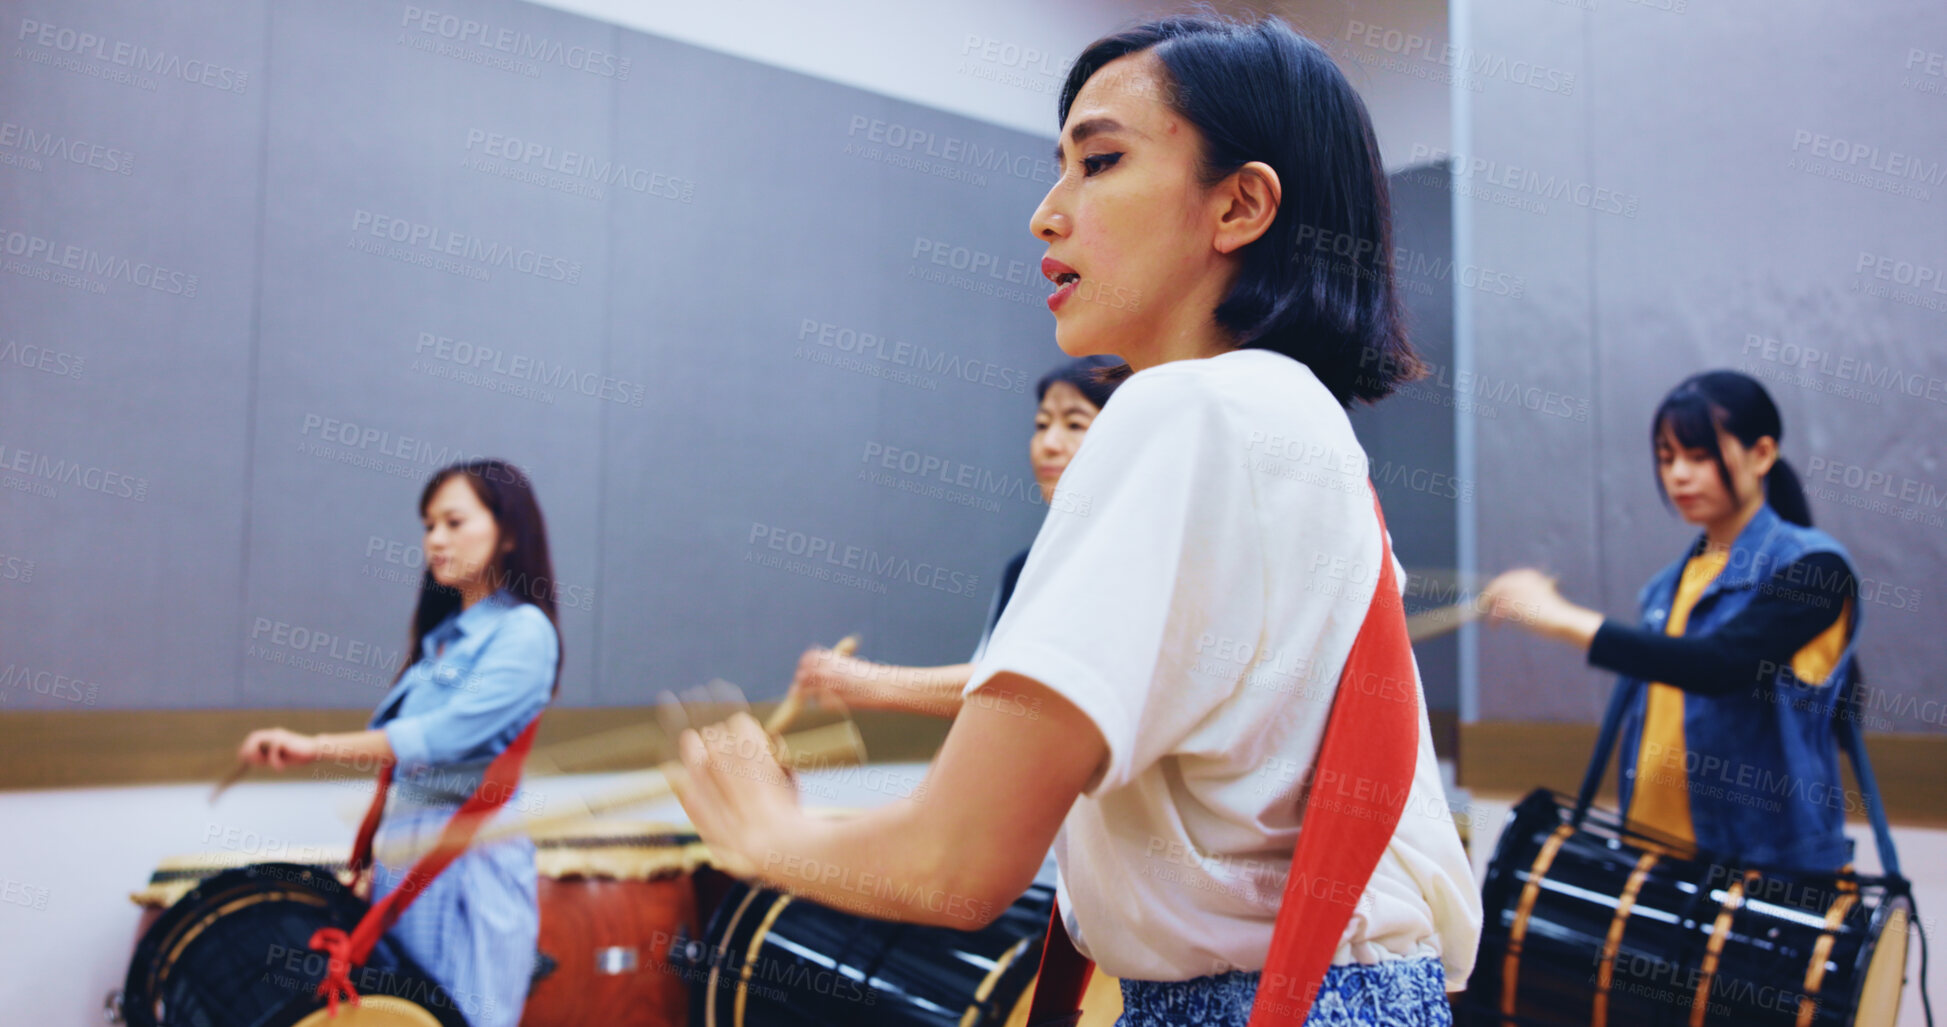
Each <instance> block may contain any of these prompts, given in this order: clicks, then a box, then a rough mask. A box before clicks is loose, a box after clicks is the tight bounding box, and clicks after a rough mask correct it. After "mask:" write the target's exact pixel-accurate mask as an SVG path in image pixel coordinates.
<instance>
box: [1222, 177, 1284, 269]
mask: <svg viewBox="0 0 1947 1027" xmlns="http://www.w3.org/2000/svg"><path fill="white" fill-rule="evenodd" d="M1217 189H1218V199H1219V202H1218V213H1217V236H1216V238H1215V239H1214V240H1213V243H1214V245H1215V246H1216V247H1217V252H1218V253H1234V252H1236V251H1237V250H1240V249H1243V248H1244V247H1245V246H1248V245H1250V244H1251V243H1253V242H1256V241H1257V240H1258V239H1259V238H1260V237H1262V236H1263V235H1264V233H1265V232H1268V231H1270V230H1271V222H1273V221H1275V220H1277V217H1278V204H1279V202H1280V201H1281V200H1282V199H1283V198H1284V186H1283V184H1282V183H1280V182H1279V181H1278V173H1277V172H1276V171H1274V170H1272V168H1271V165H1269V164H1266V163H1264V162H1263V161H1261V160H1254V161H1251V162H1250V163H1248V164H1246V165H1244V166H1243V167H1241V168H1238V169H1237V170H1236V171H1233V172H1231V173H1230V175H1229V177H1227V178H1225V179H1224V181H1223V182H1222V183H1221V184H1219V185H1218V186H1217Z"/></svg>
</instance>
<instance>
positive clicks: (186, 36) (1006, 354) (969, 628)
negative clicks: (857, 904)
mask: <svg viewBox="0 0 1947 1027" xmlns="http://www.w3.org/2000/svg"><path fill="white" fill-rule="evenodd" d="M414 11H419V12H421V13H420V14H419V15H418V16H415V15H414V14H413V12H414ZM443 14H444V15H451V16H452V17H451V18H450V19H448V20H442V18H441V16H442V15H443ZM43 26H44V27H43ZM0 32H4V35H5V39H6V41H7V42H6V46H7V52H6V53H5V54H4V55H0V61H4V62H5V63H4V69H3V70H0V122H4V124H0V233H4V235H0V249H3V250H4V253H3V254H0V257H4V259H5V260H6V262H7V263H6V265H5V270H6V272H7V273H6V274H4V275H0V312H3V313H0V346H4V347H6V348H5V350H4V354H3V355H0V446H4V447H5V450H4V452H0V479H3V480H0V485H4V486H5V487H4V488H0V497H4V498H0V511H4V512H0V674H4V680H0V686H4V687H0V704H4V707H0V708H18V709H68V708H77V707H80V708H85V707H86V706H88V705H90V704H92V705H95V706H98V707H104V708H112V707H122V708H175V707H216V706H231V705H242V706H305V707H310V706H344V707H365V706H369V705H371V704H372V703H374V702H375V701H376V700H377V698H378V696H379V695H380V694H381V690H382V689H383V687H384V685H385V683H386V681H387V680H388V679H389V677H390V675H391V672H392V670H393V669H394V667H395V666H396V662H397V659H398V657H399V655H400V652H401V648H402V646H403V645H404V644H405V626H406V622H407V618H408V615H409V613H410V609H411V603H412V598H413V594H414V593H413V589H414V587H415V584H416V582H417V580H418V577H419V574H420V572H421V566H420V558H419V553H418V537H419V527H418V520H417V516H416V510H415V504H416V502H417V498H418V492H419V489H420V487H421V485H422V483H423V482H424V480H425V479H426V477H427V475H428V474H430V473H431V472H432V471H433V470H434V469H436V468H437V467H439V466H441V465H442V464H444V463H447V462H450V461H451V460H454V459H460V458H469V457H475V456H482V455H495V456H504V457H507V458H509V459H512V460H514V461H515V462H517V463H519V464H520V465H522V466H524V467H526V468H527V469H528V470H529V471H530V472H531V473H532V475H533V477H534V479H535V481H536V483H537V486H538V489H539V491H540V495H541V499H542V502H543V505H544V507H545V510H546V513H547V516H548V520H549V528H550V534H551V537H552V543H553V548H554V558H555V569H556V572H557V576H558V577H559V579H560V581H559V588H558V591H557V596H558V600H559V602H560V604H561V608H562V627H563V635H564V643H565V646H566V651H567V671H566V674H565V677H564V681H563V692H562V697H563V701H565V702H567V703H570V704H575V705H586V704H623V703H637V702H646V701H650V700H652V699H653V698H654V697H655V695H656V693H657V692H658V691H659V690H661V689H666V688H673V689H680V688H684V687H688V686H692V685H696V684H699V683H701V682H703V681H705V680H707V679H709V678H711V677H718V676H720V677H724V678H727V679H729V680H732V681H735V682H738V683H740V684H742V685H744V686H745V688H746V689H747V690H748V691H749V692H750V693H751V694H753V695H754V696H764V695H776V694H779V693H780V692H781V691H782V687H783V685H784V683H785V682H786V681H787V680H788V678H789V672H790V669H791V667H792V665H793V664H794V662H795V657H796V654H797V653H798V652H799V651H800V650H801V649H802V648H803V647H804V646H805V645H807V644H811V643H814V642H820V641H822V642H827V643H828V642H830V641H832V640H834V639H836V638H837V637H839V636H840V635H842V634H845V633H847V632H851V631H857V632H860V633H862V634H863V635H864V637H865V642H866V649H865V651H866V652H867V653H868V654H869V655H873V656H876V657H879V658H883V659H889V660H895V661H918V662H953V661H956V660H959V659H964V658H965V656H966V653H967V651H968V650H969V649H970V648H971V646H972V644H973V642H974V640H975V638H976V637H977V635H978V634H979V629H980V620H981V617H982V616H983V615H984V612H985V609H986V604H987V601H988V598H989V595H990V593H991V590H992V586H993V583H994V578H995V575H996V573H997V572H998V570H999V567H1000V565H1001V563H1002V562H1003V561H1004V560H1005V559H1006V557H1007V556H1008V555H1009V554H1010V553H1012V552H1013V551H1015V550H1016V549H1018V548H1019V547H1021V546H1022V545H1025V544H1026V543H1027V541H1028V540H1029V539H1031V538H1032V536H1033V532H1034V529H1035V527H1036V525H1037V524H1038V521H1039V517H1040V513H1041V506H1040V504H1039V494H1038V492H1037V491H1036V490H1035V488H1034V484H1033V480H1032V478H1031V476H1030V474H1029V470H1028V466H1027V460H1026V454H1025V442H1026V436H1027V432H1028V429H1029V425H1030V422H1031V418H1032V407H1033V399H1032V379H1033V377H1035V376H1038V375H1039V374H1040V373H1041V372H1042V371H1043V370H1044V369H1045V368H1046V367H1047V366H1049V365H1051V364H1052V363H1054V362H1055V361H1056V360H1057V359H1059V358H1060V354H1059V353H1058V351H1057V350H1056V349H1055V347H1054V345H1053V338H1052V330H1051V322H1050V319H1049V317H1048V314H1047V312H1046V309H1045V307H1044V306H1043V303H1042V301H1043V298H1044V297H1045V295H1046V290H1044V289H1043V288H1041V287H1040V286H1039V285H1038V284H1037V283H1039V282H1040V281H1041V279H1040V276H1039V274H1038V272H1036V271H1035V269H1034V261H1035V260H1037V259H1038V254H1039V249H1040V247H1039V246H1038V245H1037V244H1036V243H1035V242H1034V241H1033V240H1032V239H1031V238H1030V237H1029V235H1028V233H1027V231H1026V224H1027V218H1028V215H1029V213H1030V212H1031V210H1032V209H1033V207H1034V204H1035V203H1036V202H1037V201H1038V200H1039V199H1040V197H1041V195H1042V193H1043V192H1044V191H1045V189H1046V186H1047V184H1048V182H1049V181H1051V180H1052V169H1051V167H1049V165H1048V162H1047V158H1046V151H1047V150H1048V148H1049V147H1050V145H1051V143H1052V137H1051V136H1050V137H1048V138H1035V137H1031V136H1027V135H1023V134H1020V133H1016V132H1011V131H1007V130H1002V129H998V128H994V127H992V126H989V125H985V124H982V123H978V122H974V121H972V120H969V119H966V118H963V117H958V116H951V115H946V114H942V113H940V112H937V111H932V110H928V109H924V108H920V107H916V106H913V105H911V104H905V103H901V102H898V101H895V100H892V99H888V98H886V97H883V96H879V95H875V94H871V93H866V92H862V91H859V90H856V89H851V88H847V87H843V86H839V85H835V84H832V83H829V82H825V81H821V80H816V79H811V78H808V77H804V76H801V75H796V74H793V73H789V72H784V71H781V70H778V69H776V68H772V67H768V66H764V65H759V64H755V63H751V62H747V61H743V60H738V59H734V58H730V57H726V56H723V55H720V54H716V53H712V52H708V51H704V50H701V49H698V48H694V47H690V46H686V45H681V44H676V43H673V42H670V41H668V40H664V39H661V38H657V37H652V36H647V35H644V34H641V33H636V32H631V31H626V30H621V29H617V28H614V27H612V26H608V25H605V24H601V23H597V22H593V21H589V20H586V19H582V18H578V17H574V16H570V15H566V14H563V13H560V12H556V11H552V10H548V9H544V8H540V7H536V6H532V5H529V4H525V3H520V2H515V0H498V2H496V0H467V2H465V3H455V4H445V5H441V7H440V10H439V11H438V12H434V11H433V10H432V9H431V8H427V7H424V6H423V5H406V4H401V3H376V2H361V3H354V4H339V3H329V2H323V0H280V2H276V3H255V4H246V5H242V6H240V7H239V6H237V5H229V4H216V3H208V2H202V3H191V4H186V5H168V6H166V7H157V6H155V5H149V4H137V3H132V2H129V3H116V4H103V5H90V6H88V7H86V8H74V7H72V6H70V5H61V4H55V3H52V2H45V0H29V2H24V3H19V4H12V5H9V6H8V10H7V12H6V14H5V16H4V23H3V24H0ZM131 65H132V66H131ZM1051 120H1052V115H1051ZM71 157H72V158H73V159H70V158H71ZM91 162H92V166H91ZM152 284H153V287H151V286H152ZM867 337H870V340H869V341H866V342H861V341H860V340H865V339H867ZM888 462H889V463H890V466H888V465H887V464H888ZM834 561H836V562H834Z"/></svg>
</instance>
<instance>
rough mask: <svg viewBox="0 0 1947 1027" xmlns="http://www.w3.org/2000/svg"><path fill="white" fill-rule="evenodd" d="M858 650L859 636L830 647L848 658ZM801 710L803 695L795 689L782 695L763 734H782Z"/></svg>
mask: <svg viewBox="0 0 1947 1027" xmlns="http://www.w3.org/2000/svg"><path fill="white" fill-rule="evenodd" d="M858 649H859V636H857V635H846V636H845V637H844V638H841V639H839V640H838V644H837V645H835V646H832V652H834V653H837V654H838V655H840V656H850V655H852V654H853V653H855V652H858ZM803 710H804V694H803V693H801V692H799V691H798V690H797V689H795V688H793V689H791V690H790V691H789V692H786V693H785V694H784V701H783V702H781V703H778V704H777V709H775V710H772V711H771V718H770V719H769V720H766V721H765V722H764V732H765V733H766V734H772V735H776V734H782V733H783V732H784V729H785V728H787V727H790V726H791V722H792V721H794V720H797V719H798V714H799V713H801V712H803Z"/></svg>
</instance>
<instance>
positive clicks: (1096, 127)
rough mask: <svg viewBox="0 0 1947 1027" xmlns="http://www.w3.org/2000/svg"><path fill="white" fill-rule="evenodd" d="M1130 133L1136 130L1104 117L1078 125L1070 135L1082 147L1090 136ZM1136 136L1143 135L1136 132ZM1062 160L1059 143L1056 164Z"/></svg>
mask: <svg viewBox="0 0 1947 1027" xmlns="http://www.w3.org/2000/svg"><path fill="white" fill-rule="evenodd" d="M1129 131H1135V130H1134V129H1131V128H1129V127H1128V126H1127V125H1124V124H1123V123H1122V122H1120V121H1117V120H1116V119H1114V118H1107V117H1103V118H1090V119H1088V120H1087V121H1084V122H1081V123H1080V124H1077V125H1076V126H1075V127H1074V128H1072V129H1069V131H1068V135H1069V137H1070V138H1071V139H1073V140H1074V141H1075V145H1076V146H1080V145H1082V141H1083V140H1085V139H1087V138H1088V137H1089V136H1093V135H1101V134H1103V133H1104V132H1129ZM1136 134H1137V135H1142V133H1141V132H1136ZM1061 160H1062V149H1061V143H1059V142H1057V143H1055V163H1057V164H1059V163H1061Z"/></svg>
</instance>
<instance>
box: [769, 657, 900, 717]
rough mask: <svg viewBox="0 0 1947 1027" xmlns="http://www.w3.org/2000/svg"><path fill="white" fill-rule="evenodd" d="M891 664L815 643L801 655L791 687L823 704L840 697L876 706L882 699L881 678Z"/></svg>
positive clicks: (866, 706)
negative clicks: (885, 664)
mask: <svg viewBox="0 0 1947 1027" xmlns="http://www.w3.org/2000/svg"><path fill="white" fill-rule="evenodd" d="M886 669H887V668H884V667H881V666H880V665H878V664H876V663H873V662H871V661H869V660H861V659H859V658H858V657H856V656H849V655H846V654H845V653H841V652H838V651H836V650H833V649H826V648H823V647H820V646H813V647H812V648H810V649H806V650H805V651H804V655H802V656H800V657H798V672H797V674H796V675H794V676H793V677H792V678H791V690H792V691H793V692H796V693H798V694H799V695H800V696H802V697H803V699H804V701H805V702H806V703H813V704H816V705H817V706H819V707H820V708H823V707H826V706H828V705H830V702H829V701H828V700H833V699H835V700H837V701H838V702H840V703H843V704H844V705H846V706H851V707H857V708H860V709H873V708H877V707H878V706H880V705H882V703H881V701H880V693H881V691H882V690H881V689H880V687H879V686H880V684H881V681H880V679H881V678H882V677H883V675H884V673H885V671H886Z"/></svg>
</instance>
